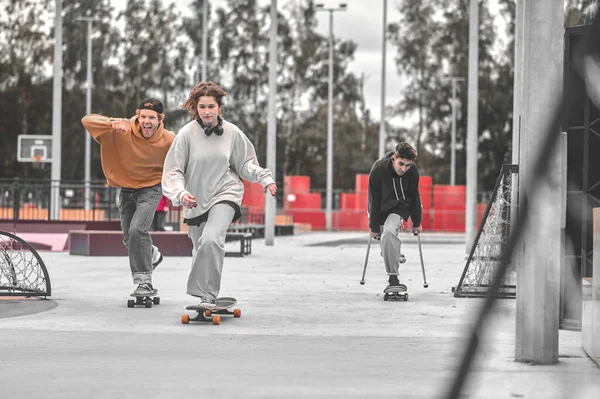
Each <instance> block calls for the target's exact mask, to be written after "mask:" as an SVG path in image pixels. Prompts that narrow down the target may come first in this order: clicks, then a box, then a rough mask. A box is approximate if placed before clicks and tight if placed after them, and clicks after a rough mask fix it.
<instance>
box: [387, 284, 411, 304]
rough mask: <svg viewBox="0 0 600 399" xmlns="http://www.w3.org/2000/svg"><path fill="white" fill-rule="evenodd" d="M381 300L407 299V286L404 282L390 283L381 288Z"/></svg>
mask: <svg viewBox="0 0 600 399" xmlns="http://www.w3.org/2000/svg"><path fill="white" fill-rule="evenodd" d="M383 300H384V301H388V300H392V301H402V300H403V301H405V302H406V301H408V288H407V287H406V285H404V284H400V285H390V286H388V287H386V289H385V290H383Z"/></svg>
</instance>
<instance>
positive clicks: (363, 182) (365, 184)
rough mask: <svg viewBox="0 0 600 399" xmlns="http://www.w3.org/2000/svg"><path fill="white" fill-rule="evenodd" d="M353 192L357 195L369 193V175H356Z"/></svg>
mask: <svg viewBox="0 0 600 399" xmlns="http://www.w3.org/2000/svg"><path fill="white" fill-rule="evenodd" d="M354 191H356V192H357V193H362V192H367V191H369V175H359V174H357V175H356V177H355V180H354Z"/></svg>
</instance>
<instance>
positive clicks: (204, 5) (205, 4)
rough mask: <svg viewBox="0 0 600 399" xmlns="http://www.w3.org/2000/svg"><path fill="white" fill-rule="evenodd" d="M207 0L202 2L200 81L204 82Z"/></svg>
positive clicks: (206, 45)
mask: <svg viewBox="0 0 600 399" xmlns="http://www.w3.org/2000/svg"><path fill="white" fill-rule="evenodd" d="M207 14H208V0H204V1H203V2H202V81H203V82H206V59H207V54H206V53H207V47H208V44H207V41H208V38H207V37H206V35H207V34H208V27H207V26H206V25H207V24H208V15H207Z"/></svg>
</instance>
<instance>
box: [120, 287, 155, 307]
mask: <svg viewBox="0 0 600 399" xmlns="http://www.w3.org/2000/svg"><path fill="white" fill-rule="evenodd" d="M157 295H158V290H156V289H155V290H152V293H151V294H143V295H136V294H130V296H132V297H134V298H135V300H133V299H130V300H128V301H127V307H128V308H132V307H134V306H136V305H137V306H142V305H144V306H145V307H147V308H151V307H152V304H154V305H158V304H160V297H159V296H157Z"/></svg>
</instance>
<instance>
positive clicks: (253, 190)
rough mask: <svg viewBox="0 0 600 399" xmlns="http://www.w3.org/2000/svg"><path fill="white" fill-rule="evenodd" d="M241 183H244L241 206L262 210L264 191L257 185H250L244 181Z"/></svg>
mask: <svg viewBox="0 0 600 399" xmlns="http://www.w3.org/2000/svg"><path fill="white" fill-rule="evenodd" d="M242 183H244V197H243V198H242V206H247V207H262V208H264V206H265V189H264V188H263V187H262V186H261V185H260V184H258V183H250V182H248V181H246V180H242Z"/></svg>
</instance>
